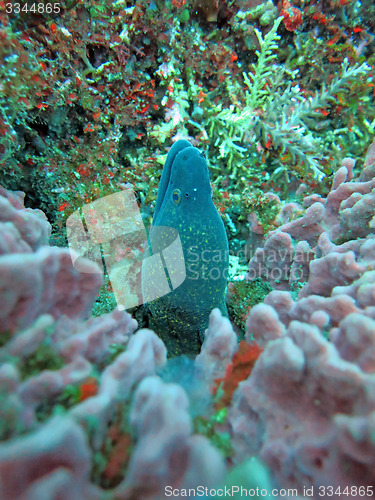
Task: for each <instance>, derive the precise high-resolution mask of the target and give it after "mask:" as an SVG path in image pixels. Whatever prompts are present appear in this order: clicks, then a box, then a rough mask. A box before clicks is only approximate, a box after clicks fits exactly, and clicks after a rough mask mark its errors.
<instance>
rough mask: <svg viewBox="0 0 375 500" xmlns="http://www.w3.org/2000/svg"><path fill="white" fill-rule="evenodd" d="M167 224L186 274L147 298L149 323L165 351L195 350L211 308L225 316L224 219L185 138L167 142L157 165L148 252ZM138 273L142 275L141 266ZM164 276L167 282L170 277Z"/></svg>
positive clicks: (200, 159)
mask: <svg viewBox="0 0 375 500" xmlns="http://www.w3.org/2000/svg"><path fill="white" fill-rule="evenodd" d="M161 228H163V229H161ZM167 228H174V229H175V230H177V231H178V234H179V237H180V240H181V245H182V249H183V256H184V260H185V270H186V278H185V280H184V281H183V283H182V284H181V285H180V286H178V287H177V288H175V289H173V286H171V289H173V291H171V292H170V293H168V294H166V295H164V296H162V297H160V298H158V299H156V300H153V301H152V302H149V307H150V310H151V313H152V320H151V324H150V326H151V327H152V328H153V329H154V330H155V331H156V332H157V333H158V334H159V335H160V337H161V338H162V339H163V341H164V342H165V344H166V346H167V348H168V354H169V356H176V355H179V354H189V353H190V354H196V353H198V352H199V350H200V346H201V343H202V340H203V338H204V331H205V329H206V328H207V326H208V317H209V314H210V312H211V311H212V309H213V308H215V307H218V308H219V309H220V310H221V311H222V313H223V314H225V315H227V309H226V305H225V300H224V296H225V289H226V284H227V273H228V265H229V264H228V260H229V251H228V238H227V235H226V232H225V228H224V224H223V222H222V220H221V218H220V216H219V214H218V212H217V210H216V208H215V206H214V204H213V201H212V190H211V186H210V180H209V174H208V167H207V163H206V160H205V158H204V156H203V154H202V153H201V152H200V151H199V150H198V149H197V148H194V147H192V146H191V144H190V143H189V142H187V141H185V140H180V141H178V142H176V143H175V144H174V145H173V146H172V148H171V149H170V151H169V154H168V156H167V160H166V162H165V165H164V168H163V172H162V176H161V180H160V185H159V189H158V194H157V199H156V206H155V214H154V218H153V222H152V227H151V230H150V238H151V241H152V254H153V255H156V254H157V253H158V252H162V251H163V249H164V248H166V247H167V246H168V245H169V244H170V243H171V242H172V241H173V239H174V236H172V235H171V234H170V233H171V231H170V230H168V229H167ZM174 234H177V233H176V231H174ZM165 265H166V264H165ZM143 272H145V273H146V275H147V272H148V271H147V266H146V267H145V269H144V270H143ZM166 274H167V276H168V273H166ZM168 280H169V284H171V281H170V276H168ZM172 281H173V280H172Z"/></svg>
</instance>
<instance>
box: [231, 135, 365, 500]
mask: <svg viewBox="0 0 375 500" xmlns="http://www.w3.org/2000/svg"><path fill="white" fill-rule="evenodd" d="M374 147H375V141H374V142H373V144H372V146H371V147H370V149H369V152H368V154H367V157H366V159H365V165H366V167H365V169H364V170H362V172H361V173H360V175H359V176H355V177H354V178H353V172H352V169H353V164H354V162H353V161H351V160H349V159H348V160H345V161H344V162H343V166H342V167H341V168H340V169H339V170H338V171H337V173H336V174H335V177H334V179H333V182H332V189H331V191H330V192H329V194H328V196H327V197H326V198H319V199H318V198H315V197H311V196H307V197H305V198H304V205H305V206H306V207H308V208H307V209H306V210H305V211H304V214H303V215H302V217H300V218H299V219H296V220H294V221H291V222H286V223H284V224H283V225H281V226H280V227H279V228H278V229H276V230H275V231H273V232H271V233H270V234H269V236H268V239H267V241H266V243H265V245H264V248H263V249H262V250H260V249H259V250H257V252H256V254H255V256H254V257H253V259H252V260H251V261H250V264H249V274H248V279H250V278H251V276H250V275H251V273H250V271H252V272H254V271H255V272H256V274H257V275H258V276H262V277H263V279H265V280H268V281H270V283H271V284H272V286H273V287H274V288H275V289H276V290H274V291H272V292H271V293H270V294H269V295H268V296H267V297H266V298H265V299H264V303H263V304H258V305H255V306H254V307H253V308H252V309H251V311H250V314H249V316H248V319H247V332H246V339H247V340H248V341H249V342H251V341H253V340H255V341H256V342H257V344H258V345H261V346H262V347H263V348H264V351H263V353H262V354H261V355H260V356H259V359H258V362H257V363H256V365H255V367H254V370H253V371H252V373H251V375H250V377H249V378H248V379H247V380H246V381H245V382H243V383H242V384H240V386H239V389H238V390H237V392H236V393H235V394H234V398H233V404H232V406H231V408H230V411H229V416H228V422H229V427H230V430H231V435H232V438H233V445H234V449H235V450H236V452H235V453H236V459H237V460H239V461H241V460H242V459H243V458H244V457H246V456H248V455H252V454H259V456H260V457H261V458H262V459H263V460H264V461H265V462H266V463H267V464H268V465H269V466H270V468H271V469H272V471H273V473H274V475H275V478H276V480H277V482H278V483H279V484H281V485H282V486H283V487H284V488H289V487H290V488H296V487H297V488H298V489H299V491H300V490H301V488H303V487H304V486H305V487H315V488H316V489H315V491H318V488H320V491H321V492H325V491H327V494H328V490H329V488H331V487H332V488H333V489H334V491H338V490H339V489H340V488H341V489H342V490H344V488H345V486H348V487H352V490H350V491H351V495H352V496H354V497H355V498H359V497H360V496H361V495H362V494H363V491H365V492H366V488H364V489H363V487H365V486H367V485H372V484H374V480H375V476H374V464H375V462H374V457H375V442H374V439H373V432H374V418H373V416H374V411H375V398H374V394H375V392H374V389H375V386H374V384H375V379H374V375H373V374H374V345H375V344H374V339H375V329H374V311H375V302H374V276H373V274H374V263H375V236H374V231H373V228H372V227H371V220H372V217H373V209H372V208H371V207H372V203H373V193H374V188H375V179H374V165H375V163H374V157H373V150H374ZM300 208H301V207H300ZM348 220H350V221H351V225H350V226H349V224H348ZM302 244H303V245H304V248H302V247H301V245H302ZM299 251H300V253H298V252H299ZM275 256H276V258H275ZM297 263H298V265H297ZM299 268H301V275H300V277H298V280H302V281H301V282H300V285H301V288H300V291H299V294H298V297H297V296H296V294H295V293H294V292H295V291H296V290H295V288H294V285H295V282H296V276H295V272H296V270H297V269H299ZM276 273H277V275H278V276H279V274H280V275H281V276H282V279H279V278H277V279H276V278H275V274H276ZM291 292H292V293H291ZM360 487H362V488H360ZM362 490H363V491H362ZM366 494H367V493H366Z"/></svg>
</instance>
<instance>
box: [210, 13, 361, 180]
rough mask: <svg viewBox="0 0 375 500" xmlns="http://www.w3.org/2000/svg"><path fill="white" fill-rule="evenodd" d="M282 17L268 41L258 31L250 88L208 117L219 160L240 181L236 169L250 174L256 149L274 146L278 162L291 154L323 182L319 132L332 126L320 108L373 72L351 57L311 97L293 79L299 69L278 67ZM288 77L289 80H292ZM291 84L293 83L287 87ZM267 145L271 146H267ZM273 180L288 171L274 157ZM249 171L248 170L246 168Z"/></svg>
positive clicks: (248, 76) (303, 170)
mask: <svg viewBox="0 0 375 500" xmlns="http://www.w3.org/2000/svg"><path fill="white" fill-rule="evenodd" d="M281 20H282V18H281V17H280V18H278V19H277V20H276V21H275V23H274V25H273V28H272V30H271V31H270V32H269V33H268V34H267V35H266V36H265V37H264V38H263V36H262V34H261V33H260V32H259V31H258V30H256V29H255V33H256V35H257V38H258V41H259V45H260V50H259V51H256V55H257V57H258V61H257V64H255V65H252V67H251V71H250V72H248V73H243V79H244V83H245V85H246V87H247V88H246V89H245V91H244V93H243V94H242V95H240V96H238V102H239V103H244V104H238V105H234V104H233V105H231V106H230V107H229V108H225V109H223V110H222V109H221V108H220V109H219V112H218V113H216V114H212V115H211V117H210V118H209V136H210V137H211V139H213V140H214V144H215V146H216V147H218V148H219V151H220V157H222V158H226V159H227V162H228V167H229V168H230V169H231V171H232V175H231V177H232V178H236V176H237V170H238V168H239V167H241V168H242V169H243V170H245V172H244V173H245V174H246V167H245V165H244V161H243V160H244V159H246V158H248V157H249V154H250V153H251V151H252V150H254V151H255V149H254V145H255V144H256V143H259V146H260V148H262V149H263V150H264V148H265V147H266V148H267V149H269V148H270V147H272V148H273V150H274V151H277V155H278V156H279V158H280V157H281V156H282V155H285V154H287V155H288V157H289V158H290V160H291V161H289V168H290V164H292V165H293V164H294V165H295V168H296V170H297V171H298V172H299V173H302V174H304V173H312V174H313V176H314V177H316V178H318V179H321V178H323V177H324V173H323V172H322V171H321V170H320V165H319V158H320V144H321V138H320V135H319V132H318V131H319V130H322V129H324V128H325V127H326V126H327V125H328V120H327V119H325V117H324V114H322V112H321V109H322V108H326V107H327V106H329V105H330V103H331V102H334V101H335V100H336V96H337V94H338V93H339V92H345V91H346V90H347V88H348V86H349V84H350V83H352V82H354V81H355V80H357V79H358V78H359V77H360V76H363V75H365V74H366V73H367V71H368V70H369V69H370V68H369V66H368V65H367V64H366V63H363V64H361V65H360V64H355V65H354V66H352V67H349V62H348V60H347V59H345V60H344V62H343V64H342V66H341V72H340V74H339V75H336V76H335V77H334V78H333V80H332V81H331V82H330V83H329V84H328V85H326V84H323V85H322V86H321V88H320V90H317V91H316V92H315V95H314V96H313V97H312V98H306V97H305V96H304V95H303V94H302V92H301V89H300V88H299V86H298V85H293V79H294V78H295V77H296V75H297V73H298V71H290V70H287V69H286V68H285V67H281V66H279V65H277V64H275V59H276V57H277V55H276V53H275V51H276V50H277V49H278V41H279V40H280V36H279V35H278V34H277V29H278V27H279V25H280V22H281ZM287 77H288V78H287ZM287 80H292V81H289V83H288V84H287V85H286V84H285V82H286V81H287ZM266 145H267V146H266ZM273 162H274V165H275V170H274V176H275V177H277V176H278V175H281V174H282V173H283V172H285V171H286V168H287V167H286V166H285V164H283V163H282V162H281V161H280V160H277V159H276V157H275V155H274V158H273ZM243 167H244V168H243Z"/></svg>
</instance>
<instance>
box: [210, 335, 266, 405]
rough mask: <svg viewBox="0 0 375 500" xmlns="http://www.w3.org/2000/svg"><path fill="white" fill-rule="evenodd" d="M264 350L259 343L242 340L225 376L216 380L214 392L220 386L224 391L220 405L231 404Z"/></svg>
mask: <svg viewBox="0 0 375 500" xmlns="http://www.w3.org/2000/svg"><path fill="white" fill-rule="evenodd" d="M262 351H263V349H261V348H260V347H259V346H258V345H257V344H251V345H250V344H248V343H247V342H246V341H245V340H242V341H241V342H240V344H239V346H238V351H237V352H236V353H235V354H234V356H233V362H232V363H231V364H230V365H228V366H227V369H226V372H225V376H224V378H219V379H216V380H215V385H216V386H215V389H214V393H215V394H216V393H217V391H218V389H219V387H220V386H221V389H222V391H223V396H222V397H221V400H220V402H219V404H218V406H219V407H222V406H229V404H230V403H231V401H232V397H233V394H234V391H235V390H236V389H237V387H238V384H239V383H240V382H242V380H246V379H247V378H248V376H249V375H250V373H251V370H252V369H253V366H254V364H255V361H256V360H257V359H258V357H259V355H260V354H261V352H262Z"/></svg>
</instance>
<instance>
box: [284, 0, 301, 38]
mask: <svg viewBox="0 0 375 500" xmlns="http://www.w3.org/2000/svg"><path fill="white" fill-rule="evenodd" d="M280 14H281V15H282V16H284V21H283V22H284V26H285V28H286V29H287V30H288V31H296V30H298V28H299V27H300V26H301V24H302V22H303V18H302V12H301V11H300V10H299V9H297V7H292V6H291V5H290V3H289V2H288V0H285V1H284V2H283V8H282V10H281V12H280Z"/></svg>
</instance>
